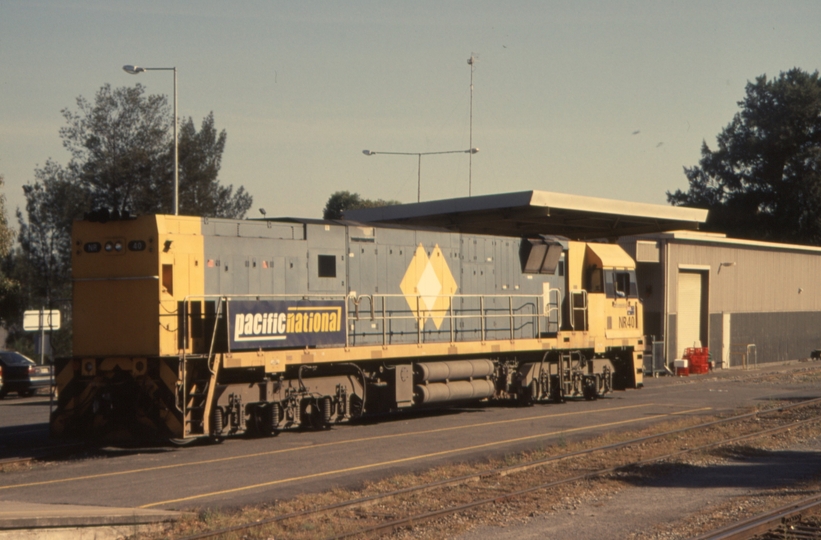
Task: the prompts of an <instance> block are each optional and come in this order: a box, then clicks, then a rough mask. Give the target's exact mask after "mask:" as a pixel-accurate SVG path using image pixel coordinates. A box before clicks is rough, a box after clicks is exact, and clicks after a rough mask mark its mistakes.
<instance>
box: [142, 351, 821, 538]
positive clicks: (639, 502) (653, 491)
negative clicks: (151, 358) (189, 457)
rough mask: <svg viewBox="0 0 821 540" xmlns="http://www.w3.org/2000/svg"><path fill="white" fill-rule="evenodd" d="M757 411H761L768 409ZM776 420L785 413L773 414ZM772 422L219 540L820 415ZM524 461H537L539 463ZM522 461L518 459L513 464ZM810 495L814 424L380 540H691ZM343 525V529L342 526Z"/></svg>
mask: <svg viewBox="0 0 821 540" xmlns="http://www.w3.org/2000/svg"><path fill="white" fill-rule="evenodd" d="M717 376H719V377H721V378H723V379H725V380H734V379H736V378H737V379H739V380H744V381H745V382H747V383H749V382H755V383H761V384H768V383H774V382H778V383H787V384H796V385H801V386H805V387H806V386H807V385H810V386H815V385H818V384H821V366H818V365H817V364H813V365H810V366H807V367H801V366H793V367H791V368H786V369H784V370H776V371H770V372H767V373H739V374H738V375H735V374H731V373H723V374H719V375H717ZM680 382H681V383H682V384H688V382H685V381H680ZM693 382H695V381H693ZM762 405H763V406H764V407H765V408H769V407H771V406H775V405H776V403H767V404H762ZM783 414H785V413H779V415H783ZM779 415H769V416H767V417H761V418H760V419H758V418H750V419H749V420H748V421H744V422H740V423H737V424H721V425H720V427H715V426H714V427H711V428H708V429H707V430H705V431H704V432H703V433H700V434H698V435H696V434H688V435H686V436H683V435H681V436H675V437H668V438H665V439H661V440H654V441H653V442H646V443H641V444H639V445H637V446H636V447H631V448H630V449H627V450H624V449H623V450H618V451H614V452H612V453H607V454H606V455H604V454H602V455H597V454H593V455H591V456H585V457H583V458H578V459H577V458H573V459H571V460H568V461H562V462H561V463H556V464H551V465H547V466H544V467H539V468H534V469H530V470H528V471H525V472H523V473H516V474H512V475H509V476H500V477H494V478H491V479H489V480H488V481H482V482H475V483H469V484H463V485H459V486H454V487H450V488H444V489H440V490H437V491H430V492H425V493H421V494H415V495H412V496H408V497H400V498H397V499H390V500H387V501H380V502H378V503H375V504H373V505H371V506H368V507H364V508H358V509H348V510H343V511H339V512H338V513H336V514H330V515H323V516H314V517H312V518H308V519H307V520H296V521H294V522H291V523H289V524H288V525H283V526H282V527H280V526H275V527H272V528H270V529H268V530H257V531H255V532H253V533H239V534H236V535H226V538H242V539H246V538H266V539H271V538H273V539H280V538H306V539H312V538H327V537H329V536H333V535H334V534H336V533H338V532H341V530H342V528H344V527H347V530H351V529H350V526H351V525H354V528H359V527H366V526H367V525H369V524H373V523H375V522H378V521H390V520H393V519H396V518H398V517H400V516H401V515H408V514H418V513H419V512H426V511H430V510H432V509H433V510H435V509H437V508H449V507H453V506H457V505H460V504H465V503H468V502H471V501H476V500H483V499H486V498H488V497H495V496H497V495H498V494H499V493H503V492H506V491H510V490H511V489H512V486H513V488H515V487H516V486H519V487H524V484H526V483H527V481H532V482H534V484H533V485H535V484H540V483H543V482H545V481H549V480H555V479H556V478H558V477H563V476H573V475H578V474H582V473H584V472H587V471H589V470H592V469H597V468H601V467H605V466H613V465H614V464H616V463H622V462H623V463H626V462H632V461H635V460H638V459H640V458H642V457H645V456H651V455H662V454H667V453H670V452H674V451H677V450H680V449H681V448H683V447H685V446H698V445H700V444H704V443H705V442H709V441H712V440H716V439H718V440H722V441H724V440H727V439H729V438H731V437H734V436H736V435H739V434H741V433H744V432H747V431H749V429H750V427H751V426H753V427H754V428H755V429H756V430H758V429H760V428H766V427H773V426H774V425H783V423H781V422H782V421H786V420H787V419H788V418H787V417H788V416H789V417H790V418H791V419H792V420H796V419H807V418H816V417H818V416H819V415H821V407H818V406H815V407H813V409H811V410H810V409H801V410H799V409H796V410H795V411H794V412H792V413H789V415H785V416H784V417H783V418H782V417H780V416H779ZM704 420H706V418H704V419H694V418H693V419H685V418H682V419H679V420H676V421H675V422H669V423H667V427H666V428H665V429H672V428H676V427H682V426H683V425H685V424H686V423H688V422H689V423H690V425H692V424H693V423H696V422H701V421H704ZM653 429H656V428H653ZM659 429H660V428H659ZM642 434H645V433H642V432H638V433H626V432H625V433H622V434H620V435H621V436H624V437H626V438H633V437H635V436H639V435H642ZM608 437H609V436H604V437H599V438H596V439H595V440H588V441H580V442H577V443H569V444H567V445H566V446H562V447H550V448H547V449H545V450H543V451H546V452H548V453H549V454H552V453H565V452H569V451H573V450H578V449H580V448H582V447H589V446H595V445H599V444H605V443H611V442H614V441H613V440H610V439H608ZM541 451H542V450H540V451H538V452H541ZM538 452H537V453H538ZM530 457H532V459H537V458H538V457H539V456H537V455H533V456H530ZM510 459H511V460H513V461H516V460H517V459H519V458H518V457H517V456H510ZM522 459H524V460H525V461H528V460H529V459H528V456H523V457H522ZM505 464H507V463H488V464H479V463H476V464H472V463H463V464H453V465H449V466H447V467H442V468H439V469H433V470H430V471H427V472H424V473H420V474H406V475H399V476H396V477H391V478H387V479H384V480H381V481H378V482H375V483H368V484H367V485H365V486H363V487H362V489H361V490H353V491H348V490H332V491H329V492H327V493H324V494H321V495H319V496H318V495H312V496H310V497H296V498H295V499H292V500H287V501H274V502H272V503H271V504H270V505H259V506H255V507H248V508H243V509H241V510H238V511H237V512H236V513H228V514H220V513H212V512H211V511H210V510H204V511H203V512H202V513H201V514H200V516H199V517H198V518H197V519H194V520H191V521H190V522H187V523H180V524H178V525H177V526H175V527H176V528H175V529H172V530H168V531H165V533H162V534H159V535H157V536H156V537H157V538H160V537H162V538H168V537H178V536H181V535H185V534H190V533H192V532H194V531H196V530H202V529H203V528H205V529H212V530H213V529H219V528H221V527H224V526H227V525H231V524H236V523H240V522H249V521H251V522H253V521H256V520H259V519H264V518H266V517H269V516H271V515H272V514H273V515H276V514H282V513H287V512H288V511H293V510H298V509H300V508H306V507H314V506H316V505H318V504H329V503H331V502H334V501H337V500H350V499H354V498H357V497H361V496H364V495H372V494H374V493H384V492H388V491H392V490H394V489H397V488H400V487H405V486H408V485H416V484H422V483H425V482H430V481H432V480H436V479H441V478H445V477H451V478H453V477H458V476H461V475H463V474H467V473H469V472H471V471H473V470H475V469H476V468H480V467H497V466H503V465H505ZM510 464H512V463H510ZM517 475H521V476H517ZM511 483H512V484H511ZM818 492H821V423H812V424H809V425H807V426H804V427H799V428H793V429H792V430H791V431H788V432H782V433H778V434H776V435H770V436H767V437H765V438H761V439H754V440H749V441H746V442H743V443H737V444H735V445H733V446H724V447H719V448H716V449H713V450H710V451H703V452H701V453H698V454H687V456H686V457H683V458H681V459H676V460H670V461H666V462H656V463H652V464H650V465H644V466H641V467H632V468H628V469H625V470H619V471H618V472H617V473H613V474H610V475H608V476H605V477H600V478H596V479H595V480H587V481H577V482H575V483H573V484H562V485H559V486H556V487H554V488H551V489H550V490H548V491H545V490H542V491H537V492H533V493H531V494H528V495H526V496H522V497H518V498H516V499H513V500H508V501H505V502H503V503H496V504H492V505H486V506H482V507H479V508H476V509H473V510H469V511H465V512H463V513H461V514H457V515H452V516H448V517H443V518H440V519H435V520H432V521H428V522H422V523H416V524H414V526H413V528H404V529H400V530H398V531H395V532H394V533H393V534H392V535H389V536H391V537H393V538H398V539H402V540H404V539H419V538H425V539H440V538H458V539H460V540H477V539H484V538H494V539H496V538H499V539H513V538H516V539H517V540H518V539H527V538H537V537H538V538H552V539H565V538H566V539H571V538H572V539H577V538H613V539H630V540H646V539H678V538H691V537H693V536H697V535H699V534H701V533H703V532H707V531H710V530H713V529H716V528H718V527H721V526H724V525H727V524H729V523H732V522H735V521H738V520H740V519H743V518H746V517H750V516H752V515H756V514H759V513H761V512H764V511H767V510H770V509H773V508H775V507H778V506H782V505H784V504H786V503H788V502H789V501H791V500H797V499H801V498H804V497H807V496H810V495H812V494H814V493H818ZM343 523H347V524H348V525H347V526H343ZM357 524H358V525H357Z"/></svg>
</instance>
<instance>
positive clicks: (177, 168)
mask: <svg viewBox="0 0 821 540" xmlns="http://www.w3.org/2000/svg"><path fill="white" fill-rule="evenodd" d="M123 71H125V72H126V73H130V74H131V75H137V74H139V73H142V72H143V71H173V72H174V215H175V216H176V215H179V213H180V154H179V141H178V140H177V68H176V67H167V68H150V67H140V66H131V65H128V66H123Z"/></svg>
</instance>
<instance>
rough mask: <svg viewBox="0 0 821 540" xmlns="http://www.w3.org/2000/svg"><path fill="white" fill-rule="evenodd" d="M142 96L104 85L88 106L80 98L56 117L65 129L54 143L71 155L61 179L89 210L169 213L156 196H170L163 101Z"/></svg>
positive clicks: (166, 202)
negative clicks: (65, 179)
mask: <svg viewBox="0 0 821 540" xmlns="http://www.w3.org/2000/svg"><path fill="white" fill-rule="evenodd" d="M144 93H145V87H144V86H142V85H141V84H136V85H135V86H133V87H122V88H116V89H112V88H111V86H110V85H108V84H106V85H104V86H103V87H102V88H100V90H99V91H98V92H97V95H96V96H95V99H94V102H93V103H92V102H90V101H88V100H87V99H86V98H84V97H83V96H80V97H78V98H77V110H76V111H72V110H70V109H63V111H62V114H63V117H64V118H65V120H66V124H67V125H66V126H65V127H63V128H61V129H60V137H61V138H62V139H63V146H64V147H65V148H66V150H68V152H69V153H70V154H71V161H70V162H69V164H68V165H67V167H66V175H65V176H66V177H68V178H69V179H70V180H71V181H72V183H73V184H76V186H77V187H79V188H81V189H82V190H83V191H85V192H86V193H87V194H88V196H89V199H90V203H91V205H92V206H93V207H95V208H108V209H110V210H116V211H117V212H120V213H122V212H126V211H127V212H130V213H132V214H142V213H150V212H157V211H165V212H166V213H168V212H170V211H171V210H172V209H171V202H170V198H169V197H166V196H162V195H166V194H167V193H170V190H169V188H168V186H167V184H168V183H169V178H173V171H172V170H171V169H172V166H171V163H170V162H169V161H168V155H169V154H168V152H169V148H170V147H172V146H173V140H172V137H171V135H170V132H171V128H172V125H171V113H170V112H169V109H168V100H167V99H166V97H165V96H160V95H152V96H145V95H144ZM158 195H159V196H158Z"/></svg>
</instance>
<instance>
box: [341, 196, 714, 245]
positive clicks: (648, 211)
mask: <svg viewBox="0 0 821 540" xmlns="http://www.w3.org/2000/svg"><path fill="white" fill-rule="evenodd" d="M345 219H351V220H355V221H362V222H371V223H393V224H403V225H410V226H429V227H443V228H446V229H450V230H454V231H461V232H465V233H474V234H493V235H502V236H517V237H523V236H532V235H539V234H551V235H559V236H565V237H567V238H570V239H574V240H586V239H591V238H609V239H614V238H618V237H620V236H629V235H635V234H646V233H653V232H665V231H672V230H687V229H690V230H694V229H698V227H699V225H701V224H702V223H704V222H705V221H707V210H702V209H699V208H684V207H680V206H667V205H661V204H649V203H637V202H628V201H618V200H613V199H601V198H598V197H585V196H581V195H568V194H565V193H551V192H548V191H520V192H514V193H501V194H498V195H482V196H477V197H462V198H458V199H444V200H439V201H429V202H422V203H413V204H402V205H397V206H383V207H379V208H367V209H361V210H348V211H346V212H345Z"/></svg>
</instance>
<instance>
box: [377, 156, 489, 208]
mask: <svg viewBox="0 0 821 540" xmlns="http://www.w3.org/2000/svg"><path fill="white" fill-rule="evenodd" d="M478 151H479V149H478V148H468V149H467V150H448V151H447V152H374V151H373V150H362V153H363V154H365V155H366V156H375V155H376V154H389V155H393V156H417V158H418V165H417V168H416V202H421V201H422V156H433V155H436V154H475V153H476V152H478Z"/></svg>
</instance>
